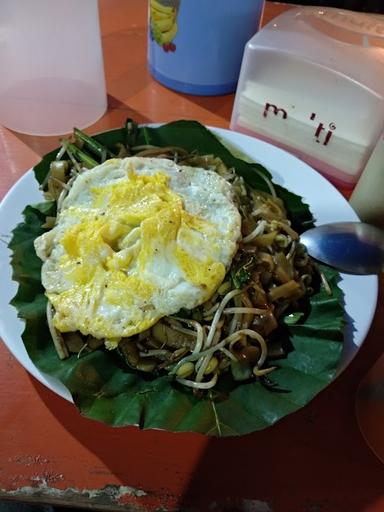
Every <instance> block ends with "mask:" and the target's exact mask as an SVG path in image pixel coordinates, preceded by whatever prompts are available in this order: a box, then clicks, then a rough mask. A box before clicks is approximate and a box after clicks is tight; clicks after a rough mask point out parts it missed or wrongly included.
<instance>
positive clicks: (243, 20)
mask: <svg viewBox="0 0 384 512" xmlns="http://www.w3.org/2000/svg"><path fill="white" fill-rule="evenodd" d="M148 4H149V23H148V65H149V70H150V73H151V74H152V76H153V77H154V78H155V79H156V80H157V81H158V82H160V83H161V84H163V85H165V86H166V87H169V88H170V89H173V90H175V91H178V92H182V93H187V94H196V95H202V96H212V95H220V94H229V93H231V92H234V91H235V90H236V85H237V80H238V78H239V72H240V66H241V60H242V57H243V52H244V47H245V44H246V43H247V41H248V40H249V39H250V38H251V37H252V36H253V35H254V34H255V32H257V31H258V29H259V27H260V21H261V18H262V13H263V9H264V0H208V1H207V0H148Z"/></svg>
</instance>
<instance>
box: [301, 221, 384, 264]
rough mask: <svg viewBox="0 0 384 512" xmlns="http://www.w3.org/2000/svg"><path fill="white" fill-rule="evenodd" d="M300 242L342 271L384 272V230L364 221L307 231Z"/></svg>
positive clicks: (318, 257)
mask: <svg viewBox="0 0 384 512" xmlns="http://www.w3.org/2000/svg"><path fill="white" fill-rule="evenodd" d="M300 241H301V242H302V243H303V244H304V245H305V246H306V247H307V250H308V253H309V254H310V256H312V257H313V258H315V259H317V260H319V261H321V262H323V263H327V264H328V265H331V266H333V267H335V268H337V269H338V270H340V271H342V272H348V273H352V274H378V273H380V272H382V271H383V270H384V231H382V230H381V229H379V228H376V227H374V226H371V225H370V224H364V223H363V222H334V223H331V224H323V225H322V226H317V227H315V228H312V229H309V230H308V231H305V232H304V233H302V235H301V236H300Z"/></svg>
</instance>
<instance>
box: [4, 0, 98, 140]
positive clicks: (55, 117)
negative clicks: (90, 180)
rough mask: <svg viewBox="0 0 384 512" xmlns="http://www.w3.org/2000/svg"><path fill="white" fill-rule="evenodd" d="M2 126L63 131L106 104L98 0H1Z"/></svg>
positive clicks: (93, 118) (54, 132)
mask: <svg viewBox="0 0 384 512" xmlns="http://www.w3.org/2000/svg"><path fill="white" fill-rule="evenodd" d="M0 77H1V79H0V124H2V125H4V126H5V127H7V128H10V129H11V130H15V131H17V132H21V133H25V134H30V135H61V134H65V133H69V132H71V131H72V129H73V127H74V126H76V127H78V128H85V127H86V126H89V125H91V124H93V123H94V122H95V121H97V120H98V119H99V118H100V117H101V116H102V115H103V114H104V112H105V110H106V107H107V99H106V88H105V77H104V65H103V54H102V47H101V37H100V26H99V13H98V4H97V0H81V1H80V2H79V1H78V0H33V1H25V0H1V2H0Z"/></svg>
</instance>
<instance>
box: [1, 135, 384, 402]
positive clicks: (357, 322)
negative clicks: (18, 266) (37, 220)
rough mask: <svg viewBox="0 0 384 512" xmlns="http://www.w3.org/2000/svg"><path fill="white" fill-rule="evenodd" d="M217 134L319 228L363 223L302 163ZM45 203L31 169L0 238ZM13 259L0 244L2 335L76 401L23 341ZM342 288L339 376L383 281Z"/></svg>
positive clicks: (10, 203) (4, 208)
mask: <svg viewBox="0 0 384 512" xmlns="http://www.w3.org/2000/svg"><path fill="white" fill-rule="evenodd" d="M212 131H214V132H215V133H216V134H217V135H218V136H219V137H220V138H222V139H224V140H226V141H228V142H229V144H230V145H231V146H233V145H234V146H236V147H237V148H239V150H240V151H242V152H244V153H245V154H246V155H247V156H248V157H249V158H250V159H251V160H253V161H254V162H259V163H261V164H262V165H264V166H265V167H266V168H267V169H268V170H269V171H270V172H271V173H272V175H273V178H274V181H275V182H276V183H278V184H279V185H282V186H284V187H286V188H287V189H289V190H291V191H292V192H295V193H296V194H298V195H300V196H302V197H303V199H304V201H305V202H306V203H308V204H309V205H310V207H311V211H312V213H313V215H314V217H315V219H316V224H325V223H327V222H335V221H356V220H359V219H358V217H357V215H356V214H355V213H354V211H353V209H352V208H351V206H350V205H349V203H348V202H347V201H346V200H345V199H344V197H343V196H342V195H341V194H340V193H339V192H338V191H337V189H336V188H335V187H333V185H331V184H330V183H329V181H327V180H326V179H325V178H323V177H322V176H321V175H320V174H319V173H317V172H316V171H314V170H313V169H312V168H311V167H309V166H308V165H307V164H305V163H304V162H302V161H301V160H299V159H297V158H296V157H294V156H292V155H290V154H289V153H287V152H285V151H283V150H281V149H278V148H276V147H274V146H272V145H270V144H267V143H266V142H262V141H260V140H256V139H254V138H252V137H249V136H246V135H243V134H240V133H235V132H231V131H228V130H222V129H218V128H212ZM41 200H42V194H41V192H40V191H39V189H38V184H37V182H36V181H35V179H34V175H33V172H32V171H31V170H29V171H28V172H27V173H26V174H25V175H24V176H23V177H22V178H21V179H20V180H19V181H18V182H17V183H16V184H15V185H14V187H13V188H12V189H11V190H10V191H9V193H8V194H7V195H6V197H5V198H4V200H3V201H2V203H1V204H0V237H1V238H4V237H5V239H6V240H8V239H9V238H8V237H9V236H10V234H11V231H12V230H13V229H14V227H15V226H16V225H17V224H18V223H19V222H20V221H21V220H22V215H21V212H22V211H23V209H24V208H25V206H26V205H27V204H33V203H36V202H39V201H41ZM9 258H10V251H9V250H8V248H7V247H6V244H4V243H0V283H1V288H0V336H1V337H2V338H3V340H4V342H5V344H6V345H7V347H8V348H9V350H10V351H11V352H12V354H13V355H14V356H15V357H16V359H17V360H18V361H19V362H20V364H22V365H23V366H24V368H26V369H27V370H28V371H29V372H30V373H31V374H32V375H33V376H34V377H36V378H37V379H38V380H39V381H40V382H42V383H43V384H44V385H45V386H47V387H48V388H49V389H51V390H52V391H54V392H55V393H57V394H58V395H60V396H62V397H63V398H65V399H67V400H69V401H72V399H71V396H70V394H69V392H68V390H67V389H66V388H65V386H63V384H62V383H61V382H59V381H58V380H57V379H54V378H53V377H50V376H49V375H46V374H44V373H42V372H41V371H40V370H38V369H37V368H36V366H35V365H34V364H33V363H32V361H31V360H30V358H29V356H28V354H27V352H26V350H25V348H24V344H23V342H22V339H21V334H22V332H23V329H24V322H23V321H21V320H20V319H19V318H18V317H17V312H16V310H15V308H13V307H12V306H10V304H9V301H10V300H11V299H12V297H13V296H14V295H15V293H16V291H17V285H16V283H15V282H14V281H12V274H11V266H10V263H9ZM26 258H28V255H26ZM340 286H341V288H342V289H343V291H344V294H345V313H346V320H347V327H346V336H345V338H346V339H345V349H344V352H343V356H342V360H341V363H340V366H339V373H340V372H341V371H342V370H344V369H345V368H346V367H347V365H348V364H349V363H350V362H351V360H352V358H353V357H354V356H355V355H356V353H357V351H358V349H359V347H360V346H361V344H362V343H363V341H364V339H365V337H366V335H367V332H368V329H369V327H370V325H371V322H372V318H373V315H374V312H375V309H376V303H377V293H378V278H377V277H376V276H353V275H346V274H342V280H341V283H340Z"/></svg>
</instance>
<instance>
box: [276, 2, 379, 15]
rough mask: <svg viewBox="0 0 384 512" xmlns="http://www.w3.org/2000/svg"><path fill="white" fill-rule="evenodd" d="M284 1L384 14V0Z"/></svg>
mask: <svg viewBox="0 0 384 512" xmlns="http://www.w3.org/2000/svg"><path fill="white" fill-rule="evenodd" d="M284 2H286V3H288V4H296V3H299V4H300V5H316V6H319V7H339V8H341V9H352V10H354V11H364V12H375V13H381V14H384V1H383V0H364V1H362V0H297V1H294V0H284Z"/></svg>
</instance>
